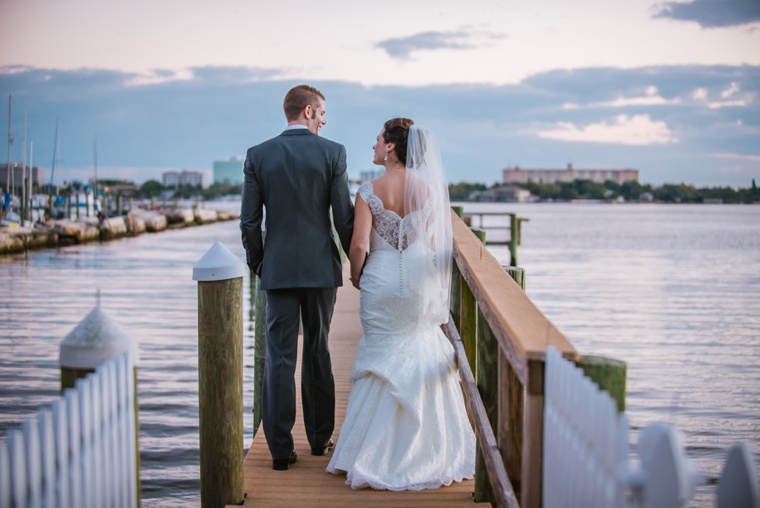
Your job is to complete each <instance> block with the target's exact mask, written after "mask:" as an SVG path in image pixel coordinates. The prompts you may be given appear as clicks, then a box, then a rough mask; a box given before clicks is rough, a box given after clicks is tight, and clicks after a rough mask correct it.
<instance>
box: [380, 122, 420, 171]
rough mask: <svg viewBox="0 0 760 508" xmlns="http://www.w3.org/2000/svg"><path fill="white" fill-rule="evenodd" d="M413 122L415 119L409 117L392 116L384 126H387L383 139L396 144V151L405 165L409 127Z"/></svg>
mask: <svg viewBox="0 0 760 508" xmlns="http://www.w3.org/2000/svg"><path fill="white" fill-rule="evenodd" d="M413 123H414V120H410V119H409V118H391V119H390V120H388V121H387V122H385V125H384V126H383V127H384V128H385V131H384V132H383V139H384V140H385V142H386V143H395V144H396V148H395V149H394V152H396V157H398V160H399V161H401V163H402V164H403V165H404V166H406V142H407V140H408V139H409V127H411V126H412V124H413Z"/></svg>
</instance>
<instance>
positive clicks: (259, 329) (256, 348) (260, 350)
mask: <svg viewBox="0 0 760 508" xmlns="http://www.w3.org/2000/svg"><path fill="white" fill-rule="evenodd" d="M341 252H342V251H341ZM251 279H256V282H255V289H254V297H253V307H254V309H255V319H254V321H253V435H254V436H255V435H256V432H257V431H258V429H259V425H260V424H261V400H262V396H263V391H262V389H263V385H264V359H265V357H266V347H267V343H266V314H267V300H266V296H265V295H264V291H262V289H261V279H260V278H259V277H258V276H257V275H254V274H253V273H252V274H251Z"/></svg>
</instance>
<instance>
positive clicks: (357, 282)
mask: <svg viewBox="0 0 760 508" xmlns="http://www.w3.org/2000/svg"><path fill="white" fill-rule="evenodd" d="M348 280H350V281H351V284H353V285H354V287H355V288H356V289H361V288H362V287H361V285H360V284H359V279H354V278H353V277H349V278H348Z"/></svg>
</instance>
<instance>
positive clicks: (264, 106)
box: [0, 65, 760, 186]
mask: <svg viewBox="0 0 760 508" xmlns="http://www.w3.org/2000/svg"><path fill="white" fill-rule="evenodd" d="M189 71H190V72H191V73H192V76H193V77H192V79H189V80H169V81H164V82H160V83H155V84H150V85H144V86H127V83H128V82H130V80H133V79H134V78H135V77H136V76H137V74H134V73H119V72H113V71H103V70H92V69H79V70H72V71H62V70H55V69H26V70H15V71H14V72H2V71H0V91H3V93H4V94H7V95H12V96H13V119H12V123H13V126H12V132H13V134H14V137H15V142H14V144H13V146H12V151H13V157H14V158H20V157H21V145H22V139H23V137H24V136H23V134H24V133H23V122H24V114H25V113H28V136H27V139H28V141H33V142H34V160H35V163H36V164H38V165H41V166H43V167H44V168H46V170H47V174H48V175H49V169H50V164H51V160H52V153H53V145H54V143H53V142H54V134H55V125H56V120H57V118H60V126H61V129H60V142H59V144H58V159H57V160H58V162H57V164H56V170H55V173H56V181H57V182H60V181H62V180H64V179H65V180H70V179H71V178H75V177H76V178H80V179H82V178H85V176H86V175H87V174H88V168H91V167H92V166H93V155H92V154H93V151H92V150H93V138H94V137H97V144H98V174H99V176H101V177H118V175H119V173H117V170H116V169H114V168H130V169H129V172H128V174H129V175H135V176H133V177H135V178H137V179H138V181H140V179H145V178H148V177H150V178H160V174H161V171H162V170H163V168H170V169H174V170H182V169H202V170H205V171H208V170H210V168H211V165H212V162H213V161H214V160H217V159H221V158H226V157H229V156H231V155H236V156H243V155H244V154H245V149H246V148H248V147H249V146H251V145H253V144H255V143H258V142H261V141H263V140H265V139H268V138H269V137H272V136H274V135H276V134H277V133H279V132H280V130H281V129H282V127H284V125H285V120H284V116H283V113H282V97H284V96H285V93H286V92H287V90H288V89H289V88H290V87H291V86H293V85H294V84H297V83H298V82H300V80H299V79H298V78H295V77H293V72H292V71H291V70H284V71H281V72H282V73H283V74H285V73H286V72H287V75H286V76H285V77H282V76H281V75H278V74H277V72H280V70H278V69H274V68H273V69H269V70H266V69H264V70H262V69H260V68H253V67H252V68H239V67H223V66H214V67H201V68H191V69H189ZM267 72H269V73H271V76H273V77H271V78H260V76H262V73H263V74H266V73H267ZM154 74H155V75H156V76H158V77H161V76H163V77H169V76H173V74H170V73H168V72H164V71H161V70H157V71H154ZM731 83H736V87H734V86H732V85H731ZM311 84H313V85H314V86H316V87H317V88H319V89H320V90H322V91H323V92H324V93H325V94H326V96H327V102H328V111H329V113H328V123H327V125H326V128H325V129H323V131H322V132H323V135H324V136H326V137H328V138H330V139H334V140H335V141H338V142H340V143H342V144H344V145H345V146H346V150H347V157H348V160H347V162H348V168H349V174H350V175H352V177H358V175H359V173H360V172H361V171H363V170H367V169H372V168H373V166H372V157H371V149H370V147H371V146H372V143H373V142H374V138H375V136H376V135H377V132H378V131H379V130H380V126H381V125H382V123H383V122H384V121H385V120H387V119H388V118H391V117H392V116H396V115H404V116H408V117H411V118H414V120H415V121H416V122H418V123H420V124H424V125H426V126H428V127H429V128H430V129H431V130H432V131H433V132H434V133H435V134H436V136H437V137H438V139H439V141H440V143H441V148H442V151H443V156H444V159H445V163H446V170H447V173H448V177H449V180H450V181H460V180H467V181H476V182H486V183H493V182H494V181H496V179H498V178H499V175H500V173H499V170H500V168H503V167H505V166H507V165H520V166H522V167H531V166H532V167H564V166H565V164H566V163H567V161H568V160H572V161H573V162H574V163H575V164H576V165H577V166H579V167H580V166H598V167H616V166H619V167H638V168H640V169H641V171H642V173H641V179H642V181H644V182H648V183H661V182H670V181H676V182H680V181H688V182H691V183H694V184H696V185H717V184H721V185H724V184H731V185H745V186H746V183H747V182H746V181H745V180H746V176H747V175H746V174H745V175H744V176H741V175H737V176H736V177H734V176H733V175H732V174H729V173H725V174H724V173H719V168H720V165H721V164H724V165H726V166H733V165H741V166H745V167H746V168H748V169H752V171H755V172H757V171H760V169H753V168H755V166H758V168H760V163H758V162H757V161H755V160H752V159H750V160H747V159H741V160H740V159H734V160H731V157H729V156H726V157H723V158H718V157H713V156H711V154H716V153H718V154H723V153H733V154H757V153H758V152H757V146H760V141H759V140H760V123H759V122H758V119H760V101H758V100H757V97H760V66H749V65H745V66H657V67H642V68H634V69H618V68H589V69H574V70H572V71H568V70H562V71H549V72H544V73H541V74H536V75H534V76H531V77H530V78H529V79H526V80H523V81H522V82H521V83H517V84H506V85H498V86H497V85H485V84H484V85H478V84H457V85H437V86H425V87H404V86H372V87H366V86H363V85H361V84H359V83H351V82H345V81H315V82H311ZM737 87H738V91H734V92H731V94H730V95H729V96H728V97H727V98H725V99H721V94H722V93H724V92H727V91H730V90H732V89H735V88H737ZM695 90H704V92H697V93H696V96H697V98H694V96H693V94H695ZM7 95H5V97H6V99H5V100H6V101H7ZM657 97H661V98H663V99H665V100H666V101H668V102H671V101H673V100H674V99H675V98H679V99H680V101H681V102H680V103H678V104H664V105H663V104H649V105H647V104H644V105H635V104H633V103H636V102H646V101H649V102H659V99H653V98H657ZM700 97H701V99H700ZM739 99H742V100H746V101H747V106H746V107H743V108H737V107H721V108H715V109H711V108H709V107H708V104H709V103H710V101H714V102H729V101H733V100H739ZM621 101H622V102H627V103H631V104H632V105H631V106H630V107H628V108H626V107H624V106H622V105H620V106H617V107H616V104H619V103H620V102H621ZM564 104H576V105H584V106H583V107H580V106H578V107H577V108H576V109H572V108H563V105H564ZM589 104H595V105H597V107H594V108H591V107H588V105H589ZM602 104H607V107H602V106H601V105H602ZM442 105H445V107H442ZM620 115H622V116H620ZM626 115H627V116H626ZM635 115H638V116H635ZM621 118H622V119H621ZM560 122H561V123H560ZM637 122H638V123H637ZM541 131H545V133H544V134H543V135H539V132H541ZM552 131H555V132H552ZM631 131H633V132H631ZM636 135H638V136H639V138H640V139H638V140H636V141H635V142H638V143H639V144H638V145H637V144H633V142H632V141H631V138H633V137H634V136H636ZM658 136H659V137H658ZM676 137H677V138H678V142H675V139H674V138H676ZM568 138H572V139H571V140H572V141H576V142H566V143H558V142H557V139H568ZM668 140H669V141H668ZM577 141H587V142H577ZM658 141H659V144H657V142H658ZM646 143H649V144H648V145H647V144H646ZM0 146H3V147H4V146H5V145H0ZM642 146H646V149H642ZM5 159H6V154H5V148H0V161H1V160H5ZM137 168H144V170H140V173H137ZM77 171H80V173H77ZM125 171H127V170H125ZM758 175H760V174H758ZM758 179H760V176H758Z"/></svg>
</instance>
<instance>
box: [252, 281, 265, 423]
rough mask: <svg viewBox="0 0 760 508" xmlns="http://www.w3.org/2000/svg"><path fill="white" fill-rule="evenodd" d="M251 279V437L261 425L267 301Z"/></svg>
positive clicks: (258, 282)
mask: <svg viewBox="0 0 760 508" xmlns="http://www.w3.org/2000/svg"><path fill="white" fill-rule="evenodd" d="M251 279H256V288H255V294H254V299H253V304H254V308H255V319H254V321H253V337H254V338H253V435H254V436H255V435H256V432H257V431H258V429H259V426H260V425H261V396H262V394H263V391H262V387H263V384H264V359H265V357H266V349H267V339H266V329H267V327H266V315H267V299H266V295H265V294H264V291H262V290H261V279H260V278H259V277H258V276H257V275H255V274H253V273H251Z"/></svg>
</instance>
